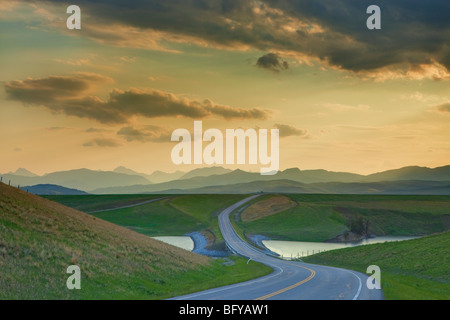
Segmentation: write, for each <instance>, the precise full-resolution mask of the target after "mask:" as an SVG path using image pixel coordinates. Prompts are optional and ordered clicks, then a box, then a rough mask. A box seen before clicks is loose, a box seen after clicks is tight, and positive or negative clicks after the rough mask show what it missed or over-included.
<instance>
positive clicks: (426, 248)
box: [303, 232, 450, 300]
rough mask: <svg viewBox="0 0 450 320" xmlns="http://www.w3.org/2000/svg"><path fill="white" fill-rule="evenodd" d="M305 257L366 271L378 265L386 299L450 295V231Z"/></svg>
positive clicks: (326, 263)
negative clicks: (369, 267) (371, 266)
mask: <svg viewBox="0 0 450 320" xmlns="http://www.w3.org/2000/svg"><path fill="white" fill-rule="evenodd" d="M303 260H304V261H305V262H309V263H315V264H323V265H331V266H336V267H342V268H347V269H352V270H357V271H360V272H363V273H366V271H367V267H368V266H370V265H377V266H379V267H380V270H381V287H382V289H383V293H384V296H385V298H386V299H390V300H411V299H412V300H427V299H442V300H449V299H450V272H449V269H450V232H445V233H442V234H437V235H432V236H428V237H424V238H420V239H415V240H409V241H402V242H389V243H382V244H373V245H367V246H360V247H353V248H346V249H341V250H335V251H329V252H325V253H320V254H316V255H313V256H309V257H306V258H304V259H303ZM363 285H364V284H363Z"/></svg>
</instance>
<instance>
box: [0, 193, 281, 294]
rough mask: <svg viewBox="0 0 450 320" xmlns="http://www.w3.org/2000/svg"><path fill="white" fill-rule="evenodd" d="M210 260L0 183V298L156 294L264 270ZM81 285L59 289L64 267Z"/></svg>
mask: <svg viewBox="0 0 450 320" xmlns="http://www.w3.org/2000/svg"><path fill="white" fill-rule="evenodd" d="M230 259H231V260H232V261H233V265H229V264H228V263H225V262H227V260H224V259H211V258H207V257H204V256H200V255H196V254H193V253H191V252H188V251H186V250H182V249H179V248H176V247H173V246H169V245H166V244H164V243H162V242H159V241H156V240H153V239H151V238H149V237H147V236H145V235H142V234H140V233H136V232H134V231H132V230H129V229H127V228H123V227H120V226H117V225H115V224H111V223H108V222H106V221H103V220H101V219H98V218H95V217H93V216H89V215H86V214H83V213H81V212H79V211H75V210H73V209H71V208H67V207H65V206H62V205H60V204H58V203H55V202H52V201H49V200H46V199H43V198H40V197H37V196H33V195H30V194H27V193H25V192H23V191H20V190H17V189H14V188H10V187H7V186H5V185H3V184H0V289H1V290H0V299H38V300H40V299H86V300H88V299H163V298H169V297H173V296H176V295H182V294H187V293H191V292H195V291H199V290H203V289H209V288H214V287H217V286H221V285H228V284H232V283H236V282H241V281H246V280H250V279H253V278H255V277H259V276H263V275H266V274H268V273H270V272H272V269H270V268H268V267H266V266H264V265H261V264H258V263H250V264H248V265H247V264H246V263H247V261H246V259H244V258H240V257H231V258H230ZM73 264H76V265H78V266H79V267H80V268H81V290H75V291H70V290H68V289H67V288H66V280H67V278H68V276H69V275H68V274H66V269H67V267H68V266H70V265H73Z"/></svg>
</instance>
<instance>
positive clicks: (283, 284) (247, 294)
mask: <svg viewBox="0 0 450 320" xmlns="http://www.w3.org/2000/svg"><path fill="white" fill-rule="evenodd" d="M255 197H257V196H252V197H249V198H247V199H244V200H242V201H240V202H238V203H236V204H234V205H232V206H231V207H229V208H227V209H225V210H224V211H222V213H221V214H220V215H219V226H220V230H221V231H222V234H223V237H224V239H225V242H226V243H227V245H228V247H229V248H230V249H231V250H232V251H233V252H234V253H236V254H238V255H241V256H243V257H246V258H248V259H249V261H250V263H251V261H252V260H253V261H257V262H260V263H263V264H265V265H268V266H270V267H272V268H273V269H274V272H273V273H271V274H269V275H267V276H264V277H262V278H258V279H254V280H250V281H247V282H242V283H239V284H235V285H230V286H226V287H221V288H216V289H211V290H206V291H202V292H197V293H193V294H189V295H185V296H180V297H176V298H174V299H175V300H266V299H278V300H380V299H383V293H382V291H381V290H376V289H373V290H369V289H368V288H367V285H366V282H367V279H368V277H369V276H368V275H365V274H362V273H358V272H356V271H351V270H345V269H338V268H332V267H325V266H318V265H311V264H306V263H302V262H294V261H286V260H281V259H278V258H275V257H272V256H268V255H267V254H265V253H264V252H263V251H262V250H259V249H258V248H256V247H253V246H252V245H250V244H248V243H247V242H245V241H244V240H242V239H241V238H240V237H239V236H238V235H237V234H236V232H235V231H234V229H233V227H232V226H231V223H230V219H229V215H230V213H231V212H233V211H234V210H235V209H237V208H239V207H240V206H242V205H244V204H245V203H247V202H248V201H251V200H252V199H254V198H255Z"/></svg>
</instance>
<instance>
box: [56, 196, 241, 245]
mask: <svg viewBox="0 0 450 320" xmlns="http://www.w3.org/2000/svg"><path fill="white" fill-rule="evenodd" d="M161 197H163V196H148V195H133V196H132V195H125V196H122V195H121V196H113V195H107V196H51V197H48V198H50V199H51V200H54V201H57V202H60V203H62V204H64V205H67V206H69V207H72V208H75V209H78V210H82V211H83V210H84V211H88V212H89V211H96V210H104V209H112V210H108V211H105V212H98V213H95V212H94V213H92V215H93V216H95V217H98V218H100V219H103V220H106V221H109V222H112V223H114V224H117V225H121V226H124V227H127V228H130V229H132V230H135V231H137V232H140V233H143V234H145V235H148V236H152V237H153V236H181V235H184V234H186V233H189V232H193V231H201V230H205V229H207V230H209V231H211V232H212V233H213V234H214V236H215V238H216V241H221V240H222V234H221V233H220V230H219V225H218V219H217V214H218V213H219V212H220V210H221V209H225V208H226V207H228V206H230V205H232V204H233V203H235V202H238V201H239V200H241V199H244V198H245V197H246V196H245V195H181V196H167V197H169V198H168V199H164V200H160V201H156V202H153V203H149V204H144V205H139V206H136V207H131V208H123V209H116V210H114V208H115V207H119V206H121V205H123V206H127V205H129V204H133V203H139V202H144V201H147V200H151V199H154V198H161Z"/></svg>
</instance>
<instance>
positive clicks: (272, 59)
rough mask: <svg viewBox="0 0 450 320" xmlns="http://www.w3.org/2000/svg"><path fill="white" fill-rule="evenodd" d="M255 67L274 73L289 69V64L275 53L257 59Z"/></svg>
mask: <svg viewBox="0 0 450 320" xmlns="http://www.w3.org/2000/svg"><path fill="white" fill-rule="evenodd" d="M256 66H258V67H260V68H263V69H268V70H271V71H274V72H280V71H283V70H287V69H289V64H288V63H287V61H284V60H282V59H281V58H280V56H279V55H278V54H276V53H268V54H266V55H264V56H262V57H260V58H259V59H258V61H257V62H256Z"/></svg>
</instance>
